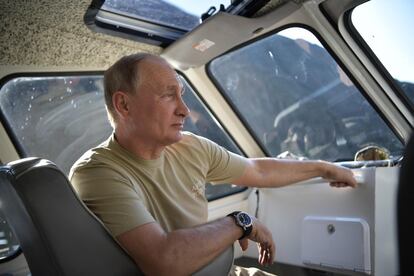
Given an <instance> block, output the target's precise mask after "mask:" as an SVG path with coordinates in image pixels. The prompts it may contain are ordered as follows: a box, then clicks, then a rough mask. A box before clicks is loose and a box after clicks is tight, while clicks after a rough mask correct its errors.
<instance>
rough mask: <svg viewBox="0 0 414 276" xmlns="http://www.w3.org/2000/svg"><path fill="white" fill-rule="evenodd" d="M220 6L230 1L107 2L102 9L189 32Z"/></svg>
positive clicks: (135, 0)
mask: <svg viewBox="0 0 414 276" xmlns="http://www.w3.org/2000/svg"><path fill="white" fill-rule="evenodd" d="M220 4H224V5H225V6H226V7H227V6H228V5H229V4H230V0H227V1H218V0H209V1H193V0H166V1H161V0H156V1H154V0H152V1H143V0H127V1H126V0H106V1H105V3H104V4H103V5H102V9H103V10H106V11H111V12H114V13H118V14H123V15H126V16H130V17H133V18H136V19H140V20H144V21H150V22H153V23H156V24H160V25H164V26H169V27H173V28H178V29H182V30H185V31H189V30H191V29H193V28H194V27H196V26H197V25H198V24H200V16H201V14H203V13H205V12H207V10H208V9H209V8H210V7H211V6H214V7H216V9H217V10H218V9H219V7H220Z"/></svg>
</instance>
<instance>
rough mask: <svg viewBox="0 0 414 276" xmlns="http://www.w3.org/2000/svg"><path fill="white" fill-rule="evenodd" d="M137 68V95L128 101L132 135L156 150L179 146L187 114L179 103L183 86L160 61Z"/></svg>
mask: <svg viewBox="0 0 414 276" xmlns="http://www.w3.org/2000/svg"><path fill="white" fill-rule="evenodd" d="M139 66H140V67H141V68H140V69H141V70H140V71H141V75H140V81H139V83H140V84H139V87H138V91H136V93H135V94H134V95H131V96H130V97H129V99H130V109H131V110H130V116H129V118H128V127H131V128H130V129H131V130H132V131H131V134H132V135H134V136H135V137H139V138H140V141H145V142H146V143H150V144H154V145H157V146H166V145H169V144H172V143H175V142H178V141H179V140H180V139H181V138H182V134H181V131H182V129H183V126H184V119H185V118H186V117H187V116H188V114H189V109H188V107H187V106H186V105H185V103H184V102H183V99H182V94H183V84H182V83H181V81H180V80H179V79H178V75H177V74H176V72H175V71H174V70H172V69H171V68H170V67H169V66H168V65H167V64H166V63H165V62H164V61H163V60H161V59H155V58H153V59H147V60H143V61H142V62H141V63H140V65H139ZM132 139H133V137H132Z"/></svg>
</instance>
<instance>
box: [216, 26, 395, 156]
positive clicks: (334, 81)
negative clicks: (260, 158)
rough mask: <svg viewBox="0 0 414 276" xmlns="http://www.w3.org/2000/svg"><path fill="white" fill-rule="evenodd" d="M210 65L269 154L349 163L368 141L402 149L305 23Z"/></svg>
mask: <svg viewBox="0 0 414 276" xmlns="http://www.w3.org/2000/svg"><path fill="white" fill-rule="evenodd" d="M209 70H210V73H211V75H212V77H213V78H214V80H215V81H216V83H217V84H218V85H219V87H220V88H221V91H222V93H224V95H225V96H226V97H227V98H228V99H229V101H230V102H231V103H232V104H233V106H234V108H235V110H236V111H237V112H238V113H239V114H240V116H241V117H242V118H243V119H244V121H245V122H246V124H247V125H248V126H249V127H250V129H251V130H252V132H253V134H254V135H255V136H256V138H257V140H258V141H259V142H260V143H261V144H262V145H263V147H264V148H265V150H266V151H267V152H268V154H269V155H272V156H278V155H280V154H282V155H295V156H298V157H303V158H309V159H323V160H328V161H345V160H353V159H354V156H355V154H356V153H357V152H358V151H359V150H361V149H362V148H364V147H368V146H378V147H381V148H385V149H386V150H387V151H389V152H390V154H391V156H400V155H401V154H402V150H403V145H402V143H401V142H400V141H399V139H398V138H397V137H396V136H395V134H394V133H393V132H392V131H391V130H390V129H389V127H388V126H387V124H385V122H384V121H383V120H382V119H381V117H380V116H379V115H378V114H377V113H376V111H375V110H374V108H372V106H371V105H370V104H369V102H368V101H367V100H366V99H365V98H364V96H363V95H362V94H361V93H360V91H359V90H358V88H357V87H356V86H355V85H354V84H353V83H352V81H351V80H350V79H349V78H348V77H347V75H346V74H345V73H344V71H343V70H342V69H341V67H340V66H339V65H338V64H337V63H336V62H335V60H334V59H333V58H332V57H331V56H330V54H329V53H328V51H327V50H326V49H324V48H323V47H322V45H321V43H320V42H319V41H318V39H317V38H316V37H315V36H314V35H313V34H312V33H311V32H310V31H308V30H306V29H303V28H288V29H285V30H283V31H281V32H279V33H277V34H274V35H271V36H269V37H266V38H264V39H262V40H259V41H257V42H254V43H252V44H250V45H247V46H245V47H243V48H240V49H237V50H235V51H233V52H229V53H227V54H225V55H223V56H221V57H219V58H217V59H215V60H213V61H212V62H211V64H210V66H209Z"/></svg>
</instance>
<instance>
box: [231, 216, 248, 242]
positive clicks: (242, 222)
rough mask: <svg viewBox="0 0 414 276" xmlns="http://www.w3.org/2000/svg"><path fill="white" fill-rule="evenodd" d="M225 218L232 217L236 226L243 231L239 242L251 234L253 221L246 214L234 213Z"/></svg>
mask: <svg viewBox="0 0 414 276" xmlns="http://www.w3.org/2000/svg"><path fill="white" fill-rule="evenodd" d="M227 216H229V217H232V218H233V220H234V222H235V223H236V225H237V226H239V227H240V228H241V230H242V231H243V234H242V235H241V237H240V238H239V240H242V239H244V238H246V237H248V236H249V235H250V234H251V232H252V230H253V219H252V217H251V216H250V215H249V214H248V213H246V212H241V211H236V212H233V213H230V214H228V215H227Z"/></svg>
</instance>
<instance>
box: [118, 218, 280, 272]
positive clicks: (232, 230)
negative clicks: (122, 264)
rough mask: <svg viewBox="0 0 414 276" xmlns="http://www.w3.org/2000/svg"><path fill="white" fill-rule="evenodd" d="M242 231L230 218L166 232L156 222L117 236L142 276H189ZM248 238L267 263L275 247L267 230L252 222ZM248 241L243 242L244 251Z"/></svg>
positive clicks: (232, 241) (216, 254)
mask: <svg viewBox="0 0 414 276" xmlns="http://www.w3.org/2000/svg"><path fill="white" fill-rule="evenodd" d="M242 233H243V231H242V229H241V228H240V227H239V226H237V225H236V224H235V222H234V219H233V218H231V217H225V218H222V219H219V220H216V221H213V222H210V223H207V224H203V225H200V226H197V227H193V228H186V229H180V230H176V231H172V232H170V233H166V232H165V231H164V230H163V229H162V228H161V226H160V225H159V224H158V223H148V224H144V225H141V226H138V227H136V228H134V229H132V230H130V231H128V232H126V233H123V234H120V235H119V236H117V239H118V241H119V242H120V243H121V245H122V246H123V247H124V248H125V249H126V250H127V251H128V253H129V254H130V256H131V257H132V258H133V259H134V260H135V262H136V263H137V264H138V266H139V267H140V269H141V270H142V271H143V272H144V274H145V275H190V274H192V273H194V272H196V271H197V270H199V269H200V268H201V267H203V266H205V265H207V264H208V263H210V262H211V261H212V260H214V259H215V258H216V257H217V256H218V255H219V254H220V253H221V252H223V251H224V250H225V249H226V248H228V247H229V246H231V245H232V244H233V243H234V242H235V241H236V240H237V239H238V238H240V237H241V235H242ZM248 239H251V240H253V241H255V242H257V243H258V244H259V246H260V249H261V250H260V252H259V253H260V256H259V260H260V262H261V264H263V265H264V264H270V263H272V262H273V259H274V256H275V245H274V242H273V239H272V234H271V233H270V231H269V230H268V229H267V228H266V227H265V226H264V225H262V224H261V223H260V222H258V221H257V220H254V223H253V230H252V233H251V234H250V235H249V237H248ZM246 242H247V240H245V242H244V243H242V246H244V248H243V249H246V248H247V243H246Z"/></svg>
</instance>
